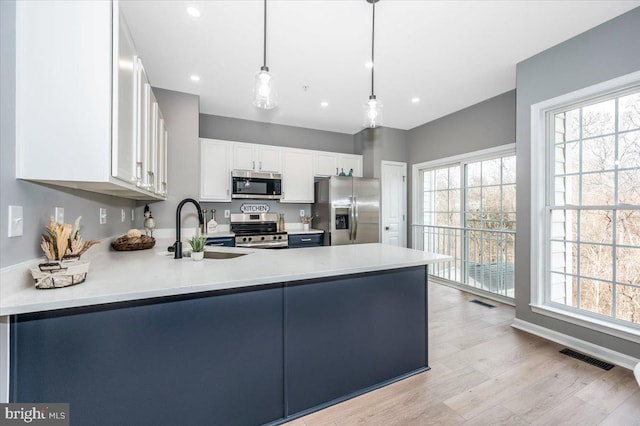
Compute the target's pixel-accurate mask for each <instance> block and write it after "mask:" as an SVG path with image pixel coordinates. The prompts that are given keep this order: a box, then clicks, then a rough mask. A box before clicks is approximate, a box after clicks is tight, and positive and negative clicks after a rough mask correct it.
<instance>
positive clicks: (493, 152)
mask: <svg viewBox="0 0 640 426" xmlns="http://www.w3.org/2000/svg"><path fill="white" fill-rule="evenodd" d="M515 152H516V144H515V143H509V144H506V145H500V146H495V147H492V148H487V149H481V150H479V151H473V152H469V153H467V154H460V155H453V156H451V157H445V158H439V159H437V160H431V161H425V162H423V163H417V164H414V165H413V166H411V200H412V204H413V208H412V211H411V218H412V225H424V223H423V221H424V217H423V215H422V212H421V211H420V209H421V208H422V205H423V200H422V194H423V188H422V183H421V173H420V172H421V171H422V170H423V169H433V168H437V167H444V166H450V165H456V164H460V163H461V162H472V161H482V160H486V159H490V158H495V157H499V156H505V155H513V154H515ZM461 184H462V182H461ZM416 219H417V220H416ZM411 245H412V247H413V248H416V241H415V239H412V242H411Z"/></svg>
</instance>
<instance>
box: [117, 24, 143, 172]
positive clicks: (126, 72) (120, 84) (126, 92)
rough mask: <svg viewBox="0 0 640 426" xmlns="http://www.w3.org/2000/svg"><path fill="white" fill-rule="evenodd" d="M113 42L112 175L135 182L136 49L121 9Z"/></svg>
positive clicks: (137, 76) (136, 139) (136, 140)
mask: <svg viewBox="0 0 640 426" xmlns="http://www.w3.org/2000/svg"><path fill="white" fill-rule="evenodd" d="M113 19H114V25H113V28H114V32H113V45H114V46H118V48H117V49H114V50H113V89H114V90H113V104H114V105H117V108H114V113H117V117H115V118H114V119H113V122H112V130H111V132H112V144H113V146H112V149H111V155H112V160H111V166H112V172H111V173H112V175H113V176H114V177H117V178H119V179H122V180H123V181H125V182H127V183H132V184H136V183H137V181H136V178H137V176H136V151H137V149H136V144H137V142H138V138H137V137H136V136H137V135H136V131H137V128H136V124H137V123H136V116H137V114H136V112H137V111H136V109H137V103H136V101H137V100H138V99H137V96H136V95H137V90H136V89H137V87H136V83H137V80H138V78H139V77H140V76H139V75H138V73H137V70H136V68H137V65H138V58H137V55H136V48H135V45H134V44H133V40H132V39H131V35H130V34H129V31H128V29H127V24H126V21H125V19H124V16H123V15H122V12H120V13H118V14H117V15H114V17H113Z"/></svg>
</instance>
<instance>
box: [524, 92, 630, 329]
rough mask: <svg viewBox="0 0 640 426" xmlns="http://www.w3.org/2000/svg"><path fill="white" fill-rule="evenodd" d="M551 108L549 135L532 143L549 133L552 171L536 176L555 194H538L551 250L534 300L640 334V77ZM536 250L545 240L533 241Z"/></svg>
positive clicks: (540, 261)
mask: <svg viewBox="0 0 640 426" xmlns="http://www.w3.org/2000/svg"><path fill="white" fill-rule="evenodd" d="M534 107H535V106H534ZM535 111H536V109H535V108H534V114H535ZM541 113H542V114H541V115H540V117H541V118H542V117H543V118H544V125H545V131H544V133H543V134H544V135H545V137H543V138H540V136H541V135H540V134H538V140H537V141H536V140H534V138H533V137H532V145H535V144H540V140H543V141H544V142H542V143H543V144H544V148H545V150H546V156H545V158H546V160H545V164H544V166H545V167H544V170H545V175H544V176H538V178H537V179H536V178H535V177H534V178H533V179H532V182H533V186H532V191H537V190H539V189H542V191H541V192H542V193H543V196H544V198H545V199H544V208H542V209H539V206H536V205H535V202H534V203H532V204H534V205H532V208H533V212H532V213H533V215H532V226H533V228H534V230H535V229H536V228H537V227H539V225H543V226H542V227H543V228H544V229H542V230H538V232H537V235H538V236H539V237H540V238H541V239H544V241H543V246H542V247H544V253H543V254H542V255H541V256H540V257H539V258H537V260H536V263H537V264H536V265H532V266H533V267H534V269H537V271H538V272H539V274H538V276H537V280H538V282H539V285H540V287H539V288H537V289H534V294H533V300H532V302H533V304H534V306H538V307H542V308H549V309H551V310H556V311H557V312H560V313H564V314H566V315H569V316H573V317H574V318H576V319H577V320H578V321H577V322H578V323H582V324H583V325H587V326H589V323H591V325H597V326H596V327H594V328H601V327H605V328H607V327H608V328H612V329H616V330H618V331H619V332H620V334H618V335H619V336H620V337H628V336H629V334H631V335H635V336H637V335H638V334H640V333H639V332H640V86H638V85H635V86H627V87H625V88H624V89H620V90H609V91H607V93H606V94H604V95H603V94H602V93H600V94H599V95H598V96H597V97H586V98H585V97H583V98H581V99H572V100H571V101H569V102H564V103H563V104H561V105H559V106H558V105H555V106H554V107H552V108H542V110H541ZM534 118H535V116H534ZM534 149H535V147H534ZM533 167H535V165H532V168H533ZM534 171H535V169H534ZM532 174H533V175H534V176H535V173H532ZM536 182H537V185H541V184H542V182H544V187H543V188H538V187H537V185H536ZM534 197H535V195H534ZM539 201H540V202H542V201H543V200H539ZM538 209H539V210H538ZM538 211H539V212H541V214H540V215H538V214H537V212H538ZM536 217H538V219H539V222H540V223H536V222H534V220H535V218H536ZM534 234H536V232H534ZM538 247H539V246H538ZM531 250H532V254H534V250H539V248H538V249H536V246H535V245H533V244H532V247H531ZM534 276H535V274H534ZM533 284H534V287H535V282H534V283H533ZM534 310H535V309H534ZM541 313H545V312H544V310H543V311H542V312H541ZM563 319H566V318H563ZM584 323H586V324H584ZM604 331H607V330H604Z"/></svg>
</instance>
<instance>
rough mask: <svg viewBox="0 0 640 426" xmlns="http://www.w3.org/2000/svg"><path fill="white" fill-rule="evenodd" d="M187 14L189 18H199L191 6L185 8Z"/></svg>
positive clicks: (197, 11)
mask: <svg viewBox="0 0 640 426" xmlns="http://www.w3.org/2000/svg"><path fill="white" fill-rule="evenodd" d="M187 13H188V14H189V15H190V16H193V17H194V18H199V17H200V11H199V10H198V9H196V8H195V7H192V6H190V7H188V8H187Z"/></svg>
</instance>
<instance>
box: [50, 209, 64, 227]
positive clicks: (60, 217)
mask: <svg viewBox="0 0 640 426" xmlns="http://www.w3.org/2000/svg"><path fill="white" fill-rule="evenodd" d="M53 212H54V213H53V214H54V220H55V221H56V223H64V207H56V208H55V209H54V210H53Z"/></svg>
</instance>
